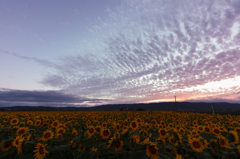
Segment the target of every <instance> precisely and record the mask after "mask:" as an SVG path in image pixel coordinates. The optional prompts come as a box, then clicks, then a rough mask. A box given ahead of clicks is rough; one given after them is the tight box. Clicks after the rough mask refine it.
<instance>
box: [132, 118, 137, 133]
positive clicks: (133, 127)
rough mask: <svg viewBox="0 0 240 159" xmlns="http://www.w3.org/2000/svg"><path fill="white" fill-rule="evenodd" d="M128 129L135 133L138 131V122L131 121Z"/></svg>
mask: <svg viewBox="0 0 240 159" xmlns="http://www.w3.org/2000/svg"><path fill="white" fill-rule="evenodd" d="M130 128H131V129H132V130H133V131H136V130H137V129H138V122H137V121H135V120H133V121H132V122H131V123H130Z"/></svg>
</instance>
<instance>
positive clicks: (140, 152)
mask: <svg viewBox="0 0 240 159" xmlns="http://www.w3.org/2000/svg"><path fill="white" fill-rule="evenodd" d="M132 158H139V159H140V158H141V159H148V157H147V155H146V150H138V151H135V152H133V153H132Z"/></svg>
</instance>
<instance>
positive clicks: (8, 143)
mask: <svg viewBox="0 0 240 159" xmlns="http://www.w3.org/2000/svg"><path fill="white" fill-rule="evenodd" d="M12 144H13V142H12V141H9V142H6V143H3V145H4V146H3V147H1V150H2V151H8V150H9V149H10V148H11V147H12Z"/></svg>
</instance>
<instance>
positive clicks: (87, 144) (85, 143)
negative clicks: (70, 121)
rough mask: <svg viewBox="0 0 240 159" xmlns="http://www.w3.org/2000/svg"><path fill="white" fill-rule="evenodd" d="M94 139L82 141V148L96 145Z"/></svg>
mask: <svg viewBox="0 0 240 159" xmlns="http://www.w3.org/2000/svg"><path fill="white" fill-rule="evenodd" d="M96 142H97V141H96V138H95V137H90V138H86V139H83V140H82V142H81V144H82V146H83V147H86V146H90V145H92V144H94V143H96Z"/></svg>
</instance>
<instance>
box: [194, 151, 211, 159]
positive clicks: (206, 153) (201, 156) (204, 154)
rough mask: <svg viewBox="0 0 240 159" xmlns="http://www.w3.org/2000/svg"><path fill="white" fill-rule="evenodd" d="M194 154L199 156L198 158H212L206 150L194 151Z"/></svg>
mask: <svg viewBox="0 0 240 159" xmlns="http://www.w3.org/2000/svg"><path fill="white" fill-rule="evenodd" d="M195 155H196V156H199V157H200V158H204V159H213V157H212V156H211V155H210V154H209V153H208V152H206V151H204V152H200V153H196V154H195Z"/></svg>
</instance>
